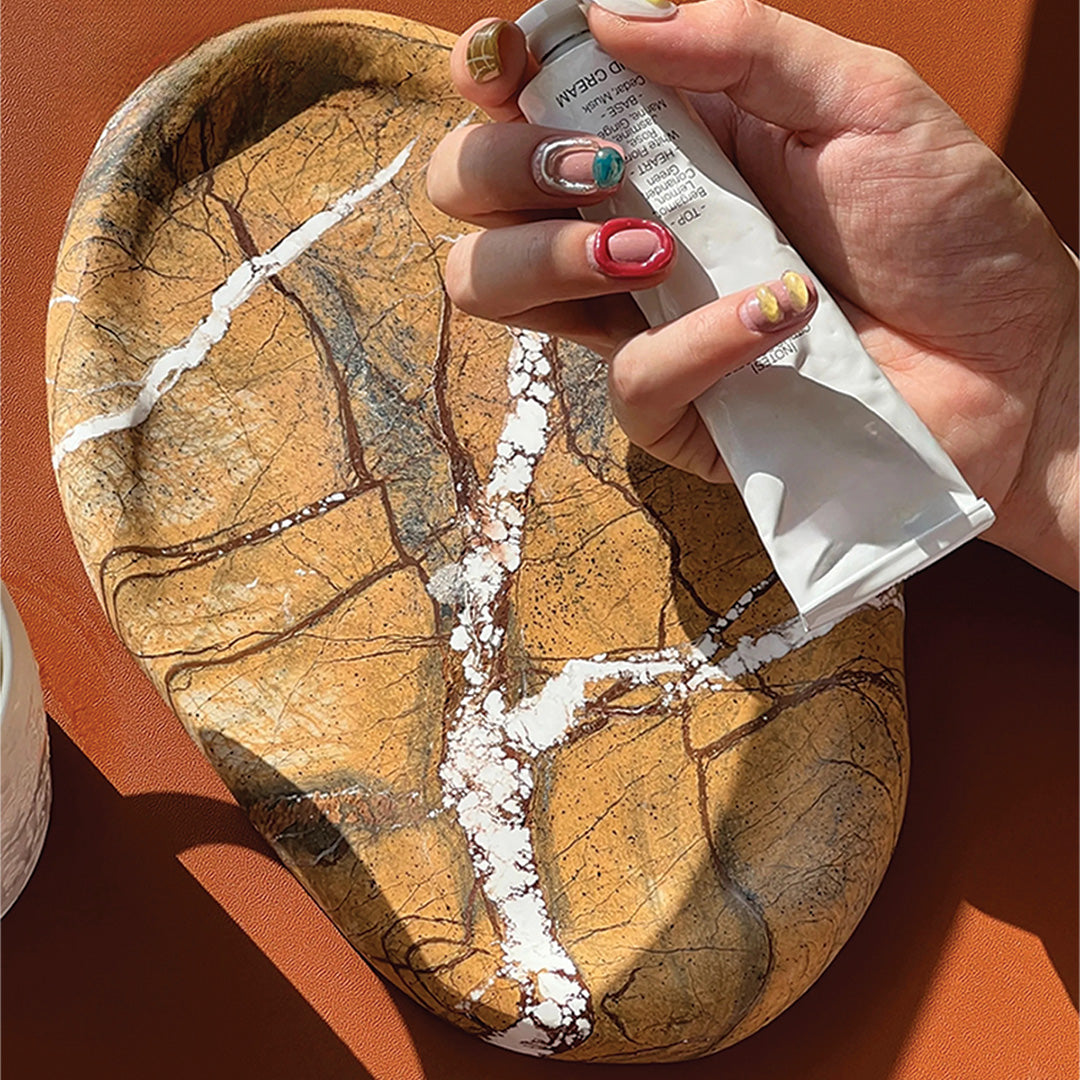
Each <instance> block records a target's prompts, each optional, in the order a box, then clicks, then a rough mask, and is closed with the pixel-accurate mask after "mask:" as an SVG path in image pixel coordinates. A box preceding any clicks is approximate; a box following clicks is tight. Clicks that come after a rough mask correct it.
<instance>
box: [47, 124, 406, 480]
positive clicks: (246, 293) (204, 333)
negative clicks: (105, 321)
mask: <svg viewBox="0 0 1080 1080" xmlns="http://www.w3.org/2000/svg"><path fill="white" fill-rule="evenodd" d="M415 145H416V139H413V140H412V141H411V142H410V143H408V145H406V146H405V147H404V148H403V149H402V150H401V151H400V152H399V153H398V154H397V156H396V157H395V158H394V159H393V161H391V162H390V163H389V164H388V165H386V166H385V167H384V168H382V169H380V170H379V171H378V172H376V173H375V175H374V176H373V177H372V178H371V180H369V181H368V182H367V183H366V184H363V185H362V186H361V187H358V188H354V189H352V190H350V191H347V192H345V193H344V194H343V195H340V196H339V197H338V198H337V199H336V200H335V201H334V202H333V204H332V205H330V206H329V207H327V208H326V209H325V210H320V211H319V212H318V213H316V214H312V216H311V217H309V218H308V219H307V220H306V221H305V222H303V223H302V224H301V225H298V226H297V227H296V228H295V229H293V230H292V231H291V232H290V233H289V234H288V235H287V236H285V237H284V238H283V239H281V240H279V241H278V243H276V244H275V245H274V246H273V247H272V248H270V249H268V250H267V251H265V252H263V253H262V254H261V255H256V256H254V257H252V258H250V259H245V260H244V261H243V262H242V263H241V264H240V265H239V266H238V267H237V268H236V269H235V270H234V271H233V272H232V273H231V274H230V275H229V276H228V277H227V278H226V279H225V281H224V282H223V283H222V284H221V285H219V286H218V287H217V289H215V290H214V292H213V294H212V295H211V298H210V313H209V314H208V315H206V316H205V317H204V318H203V319H202V320H201V321H200V322H199V324H198V325H197V326H196V327H195V329H194V330H193V331H192V332H191V334H190V335H189V336H188V337H187V339H186V340H184V341H183V342H181V343H180V344H179V345H176V346H174V347H173V348H171V349H169V350H168V351H166V352H164V353H162V355H161V356H159V357H158V358H157V359H156V360H155V361H154V362H153V363H152V364H151V365H150V367H149V369H148V370H147V372H146V374H145V375H143V377H142V379H141V380H140V382H139V384H138V385H139V392H138V394H137V395H136V398H135V400H134V401H133V402H132V403H131V405H129V406H128V407H127V408H125V409H118V410H116V411H115V412H108V413H102V414H100V415H98V416H92V417H90V418H89V419H87V420H83V421H81V422H80V423H78V424H76V425H75V426H74V427H73V428H72V429H71V430H70V431H68V432H67V433H66V434H65V435H64V436H63V437H62V438H61V439H59V440H57V443H56V446H55V447H54V449H53V456H52V462H53V468H54V469H58V468H59V467H60V463H61V462H62V461H63V460H64V458H65V457H67V455H68V454H71V453H73V452H74V451H76V450H78V449H79V447H81V446H83V445H85V444H86V443H87V442H90V441H91V440H93V439H99V438H101V437H102V436H103V435H109V434H112V433H114V432H117V431H126V430H129V429H131V428H134V427H138V426H139V424H141V423H142V422H143V421H144V420H145V419H146V418H147V417H148V416H149V415H150V412H151V410H152V409H153V408H154V406H155V405H156V404H157V402H158V401H159V400H160V399H161V397H162V396H163V395H164V394H166V393H167V392H168V391H169V390H171V389H172V387H174V386H175V385H176V383H177V381H178V380H179V378H180V376H181V375H183V373H184V372H185V371H190V370H192V369H193V368H196V367H198V366H199V364H201V363H202V362H203V360H205V359H206V357H207V355H208V354H209V352H210V350H211V349H212V348H213V347H214V346H215V345H217V344H218V343H219V342H220V341H221V340H222V339H223V338H224V337H225V335H226V334H227V333H228V330H229V326H230V325H231V323H232V317H233V314H234V312H235V311H236V310H237V308H239V307H240V306H241V305H242V304H244V303H245V302H246V301H247V300H249V299H250V298H251V296H252V295H253V294H254V293H255V291H256V290H257V289H258V288H259V287H260V286H262V285H264V284H265V283H266V282H267V281H269V280H270V279H271V278H272V277H274V275H276V274H279V273H281V271H282V270H284V269H285V268H286V267H287V266H289V265H290V264H292V263H294V262H295V261H296V260H297V259H298V258H300V256H301V255H303V254H304V253H305V252H306V251H308V249H309V248H311V247H312V245H313V244H315V243H316V242H317V241H318V240H320V239H321V238H322V236H323V235H324V234H325V233H326V232H327V231H328V230H330V229H332V228H333V227H334V226H335V225H338V224H340V223H341V222H342V221H344V220H345V219H346V218H347V217H349V216H350V215H351V214H352V213H353V212H354V211H355V210H356V209H357V208H358V207H359V206H360V205H361V203H363V202H364V201H365V200H366V199H368V198H370V197H371V196H372V195H374V194H375V193H376V192H378V191H380V190H381V189H382V188H384V187H386V185H387V184H389V183H390V182H391V181H392V180H393V179H394V177H396V176H397V175H398V173H399V172H401V170H402V169H403V168H404V167H405V164H406V162H407V161H408V160H409V156H410V155H411V154H412V151H413V147H414V146H415Z"/></svg>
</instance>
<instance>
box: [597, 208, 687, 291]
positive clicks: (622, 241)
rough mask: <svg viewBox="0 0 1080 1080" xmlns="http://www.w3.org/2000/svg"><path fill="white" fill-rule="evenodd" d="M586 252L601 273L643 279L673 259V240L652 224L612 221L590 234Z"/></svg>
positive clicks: (627, 219)
mask: <svg viewBox="0 0 1080 1080" xmlns="http://www.w3.org/2000/svg"><path fill="white" fill-rule="evenodd" d="M590 251H591V254H592V258H593V262H594V263H595V264H596V267H597V269H598V270H599V271H600V272H601V273H602V274H607V275H608V277H616V278H643V277H649V276H650V275H652V274H656V273H658V272H659V271H661V270H663V269H664V267H665V266H667V264H668V263H669V262H671V260H672V258H674V256H675V238H674V237H673V236H672V235H671V233H669V232H668V231H667V229H665V228H664V226H663V225H661V224H659V222H656V221H646V220H645V219H644V218H612V219H611V220H610V221H605V222H604V224H603V225H601V226H600V228H599V229H597V231H596V232H595V233H593V236H592V241H591V244H590Z"/></svg>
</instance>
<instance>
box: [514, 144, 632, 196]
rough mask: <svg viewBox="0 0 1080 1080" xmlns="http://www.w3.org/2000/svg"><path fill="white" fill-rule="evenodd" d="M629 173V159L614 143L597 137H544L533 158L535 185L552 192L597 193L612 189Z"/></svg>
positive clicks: (557, 193)
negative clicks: (627, 169)
mask: <svg viewBox="0 0 1080 1080" xmlns="http://www.w3.org/2000/svg"><path fill="white" fill-rule="evenodd" d="M625 172H626V161H625V159H624V158H623V156H622V154H621V153H619V151H618V150H617V149H616V148H615V147H614V146H604V145H603V144H602V143H600V142H598V141H597V140H596V139H587V138H584V137H568V138H555V139H545V140H544V141H543V142H542V143H540V145H539V146H538V147H537V148H536V151H535V152H534V153H533V158H532V174H533V179H534V180H535V181H536V186H537V187H539V188H540V189H542V190H543V191H547V192H550V193H551V194H552V195H595V194H597V193H598V192H601V191H613V190H614V189H615V188H617V187H618V186H619V183H620V182H621V180H622V178H623V174H624V173H625Z"/></svg>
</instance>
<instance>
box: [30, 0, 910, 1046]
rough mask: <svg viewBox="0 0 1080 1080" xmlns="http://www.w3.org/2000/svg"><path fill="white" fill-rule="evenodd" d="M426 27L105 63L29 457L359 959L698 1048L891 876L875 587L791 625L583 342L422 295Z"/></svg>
mask: <svg viewBox="0 0 1080 1080" xmlns="http://www.w3.org/2000/svg"><path fill="white" fill-rule="evenodd" d="M449 46H450V38H449V37H448V36H447V35H446V34H444V33H443V32H441V31H436V30H433V29H431V28H429V27H426V26H421V25H418V24H415V23H408V22H403V21H401V20H398V19H394V18H390V17H387V16H381V15H373V14H369V13H364V12H342V11H338V12H323V13H315V14H309V15H303V16H296V17H291V18H286V19H275V20H270V21H267V22H262V23H257V24H253V25H251V26H247V27H243V28H241V29H239V30H237V31H235V32H234V33H232V34H230V35H228V36H226V37H223V38H220V39H217V40H215V41H213V42H210V43H209V44H207V45H205V46H203V47H202V48H200V49H198V50H196V51H195V52H193V53H191V54H190V55H188V56H186V57H184V58H183V59H182V60H180V61H179V62H177V63H176V64H174V65H173V66H172V67H170V68H168V69H166V70H165V71H163V72H161V73H159V74H158V75H155V76H154V77H153V78H152V79H150V80H149V81H148V82H147V83H146V84H145V85H144V86H142V87H141V88H140V89H139V90H138V91H137V92H136V93H135V94H134V95H133V96H132V98H131V99H130V100H129V101H128V102H127V103H125V105H124V106H123V107H122V108H121V109H120V111H119V112H118V113H117V114H116V116H115V117H114V118H113V119H112V121H110V123H109V125H108V127H107V128H106V131H105V133H104V135H103V137H102V139H101V141H100V142H99V144H98V146H97V148H96V150H95V151H94V154H93V157H92V159H91V161H90V163H89V165H88V167H87V171H86V175H85V177H84V179H83V182H82V185H81V187H80V188H79V191H78V194H77V196H76V199H75V203H74V207H73V209H72V213H71V217H70V220H69V225H68V229H67V233H66V236H65V238H64V241H63V246H62V250H61V252H60V256H59V263H58V268H57V275H56V285H55V291H54V294H53V299H52V302H51V311H50V320H49V337H48V378H49V384H50V386H49V389H50V411H51V431H52V439H53V446H54V461H55V464H56V467H57V476H58V481H59V486H60V491H61V494H62V497H63V500H64V505H65V507H66V510H67V514H68V518H69V520H70V523H71V527H72V531H73V533H74V536H75V539H76V542H77V544H78V546H79V550H80V552H81V555H82V558H83V560H84V561H85V564H86V568H87V571H88V573H89V575H90V578H91V580H92V581H93V583H94V586H95V588H96V589H97V591H98V594H99V596H100V599H101V602H102V604H103V606H104V608H105V610H106V612H107V614H108V617H109V619H110V620H111V621H112V624H113V625H114V626H115V628H116V632H117V633H118V634H119V635H120V636H121V638H122V639H123V641H124V643H125V644H126V646H127V647H128V648H129V649H130V650H131V652H132V653H133V654H134V656H135V657H136V658H137V659H138V660H139V662H140V663H141V664H142V666H143V668H144V669H145V671H146V672H147V674H148V675H149V676H150V678H151V679H152V680H153V682H154V684H155V685H156V686H157V688H158V689H159V690H160V692H161V693H162V695H164V697H165V698H166V699H167V700H168V701H169V703H170V704H171V705H172V707H173V708H174V709H175V711H176V714H177V716H178V717H179V718H180V720H181V721H182V722H183V724H184V725H185V727H186V728H187V730H188V731H189V732H190V734H191V736H192V738H193V739H195V740H196V742H197V743H198V744H199V745H200V746H201V747H202V749H203V750H204V752H205V753H206V755H207V757H208V758H209V760H210V761H211V763H212V764H213V766H214V768H215V769H217V771H218V772H219V773H220V775H221V776H222V778H223V779H224V780H225V782H226V783H227V784H228V786H229V788H230V789H231V790H232V791H233V793H234V794H235V795H236V798H237V799H238V800H239V801H240V803H241V804H242V805H243V806H244V807H245V808H246V810H247V811H248V813H249V814H250V816H251V819H252V821H253V822H254V824H255V825H256V827H257V828H258V829H259V830H260V831H261V832H262V833H263V835H264V836H266V838H267V839H268V840H269V841H270V843H271V844H273V846H274V848H275V849H276V850H277V851H278V853H279V854H280V855H281V858H282V859H283V860H284V861H285V863H286V864H287V865H288V866H289V867H290V869H291V870H292V871H293V872H294V873H295V874H296V876H297V877H298V878H299V879H300V880H301V881H302V882H303V884H304V886H305V887H306V888H307V889H308V891H309V892H310V893H311V895H312V896H313V897H314V898H315V899H316V900H317V902H318V903H319V904H320V905H321V906H322V907H323V908H324V910H325V911H326V912H327V913H328V914H329V915H330V917H331V918H332V919H333V920H334V922H335V923H336V924H337V926H338V927H339V928H340V929H341V932H342V933H343V934H345V935H346V937H347V938H348V939H349V941H351V942H352V943H353V944H354V945H355V946H356V948H357V949H358V950H360V951H361V952H362V953H363V955H364V956H365V957H367V958H368V959H369V960H370V962H371V963H372V964H373V965H374V966H375V967H376V968H377V969H378V970H379V971H380V972H382V973H383V974H384V975H385V976H386V977H387V978H389V979H391V980H392V981H393V982H395V983H396V984H397V985H398V986H400V987H402V988H403V989H405V990H406V991H407V992H408V993H410V994H411V995H412V996H413V997H415V998H416V999H417V1000H418V1001H419V1002H421V1003H422V1004H423V1005H424V1006H426V1007H427V1008H428V1009H430V1010H432V1011H433V1012H435V1013H437V1014H438V1015H440V1016H443V1017H445V1018H446V1019H448V1020H450V1021H451V1022H453V1023H455V1024H457V1025H458V1026H460V1027H462V1028H464V1029H465V1030H466V1031H470V1032H473V1033H475V1034H477V1035H479V1036H481V1037H483V1038H486V1039H489V1040H491V1041H493V1042H496V1043H498V1044H500V1045H503V1046H507V1047H510V1048H514V1049H517V1050H521V1051H524V1052H527V1053H535V1054H558V1055H560V1056H563V1057H565V1058H570V1059H578V1060H594V1061H665V1060H677V1059H680V1058H688V1057H695V1056H698V1055H702V1054H707V1053H710V1052H712V1051H714V1050H717V1049H720V1048H721V1047H723V1046H726V1045H729V1044H730V1043H732V1042H735V1041H736V1040H738V1039H741V1038H743V1037H745V1036H746V1035H749V1034H750V1033H751V1032H753V1031H755V1030H756V1029H758V1028H759V1027H761V1025H762V1024H764V1023H766V1022H767V1021H768V1020H769V1019H771V1018H772V1017H774V1016H776V1015H777V1013H779V1012H780V1011H781V1010H782V1009H784V1008H785V1007H786V1006H787V1005H788V1004H790V1003H791V1002H792V1001H793V1000H794V999H795V998H796V997H798V995H799V994H801V993H802V992H803V991H804V990H806V988H807V987H808V986H809V985H810V984H811V983H812V982H813V981H814V979H816V978H817V976H818V975H819V974H820V973H821V971H822V970H823V969H824V968H825V966H826V965H827V964H828V963H829V961H830V960H831V959H832V957H833V956H834V955H835V954H836V951H837V950H838V949H839V948H840V946H841V945H842V944H843V943H844V941H845V940H846V939H847V937H848V936H849V935H850V934H851V932H852V930H853V929H854V927H855V924H856V923H857V922H858V920H859V918H860V916H861V915H862V913H863V911H864V910H865V908H866V905H867V904H868V903H869V901H870V898H871V896H872V895H873V893H874V890H875V889H876V887H877V885H878V883H879V881H880V880H881V876H882V874H883V873H884V871H885V867H886V865H887V863H888V861H889V857H890V854H891V852H892V849H893V845H894V843H895V840H896V836H897V832H898V829H899V827H900V820H901V814H902V809H903V805H904V797H905V791H906V785H907V773H908V747H907V733H906V726H905V719H904V708H903V676H902V668H901V633H902V622H903V617H902V612H901V610H900V606H899V601H898V600H896V599H895V598H893V599H892V600H887V601H884V602H881V603H879V604H877V605H876V606H874V607H870V608H867V609H864V610H862V611H860V612H858V613H856V614H854V615H852V616H850V617H848V618H847V619H845V620H844V621H843V622H842V623H841V624H840V625H838V626H837V627H835V628H834V629H832V630H830V631H828V632H818V633H816V634H814V635H811V634H807V633H805V632H804V631H803V630H802V629H801V627H800V624H799V623H798V621H797V620H796V619H795V617H794V614H795V613H794V609H793V607H792V605H791V603H790V601H789V600H788V598H787V596H786V595H785V593H784V591H783V589H782V587H781V586H780V585H778V584H777V583H776V580H775V578H774V576H773V575H772V573H771V569H770V566H769V563H768V560H767V559H766V557H765V555H764V554H763V552H762V550H761V548H760V547H759V545H758V543H757V541H756V538H755V536H754V533H753V529H752V527H751V526H750V524H749V522H748V520H747V518H746V517H745V515H744V513H743V510H742V508H741V505H740V504H739V501H738V497H737V495H736V494H735V492H734V491H733V490H731V489H729V488H720V487H710V486H708V485H705V484H703V483H701V482H700V481H698V480H696V479H693V478H691V477H688V476H685V475H682V474H679V473H675V472H673V471H672V470H670V469H668V468H665V467H662V466H660V465H658V464H657V463H656V462H655V461H653V460H652V459H650V458H649V457H647V456H646V455H644V454H642V453H640V452H638V451H636V450H634V449H632V448H629V447H628V446H627V444H626V442H625V440H624V439H623V437H622V435H621V433H620V432H619V430H618V429H617V427H616V426H615V425H614V423H613V421H612V418H611V415H610V412H609V410H608V407H607V403H606V399H605V379H604V372H603V368H602V366H601V364H600V363H599V361H598V360H597V358H596V357H594V356H592V355H590V354H589V353H587V352H585V351H583V350H581V349H579V348H577V347H574V346H570V345H566V344H560V343H555V342H552V341H548V340H545V339H544V338H542V337H539V336H537V335H534V334H528V333H512V332H510V331H508V330H506V329H504V328H501V327H498V326H492V325H487V324H482V323H479V322H477V321H475V320H472V319H469V318H467V317H465V316H463V315H461V314H459V313H456V312H454V311H453V310H452V309H451V307H450V305H449V304H448V302H447V299H446V296H445V292H444V290H443V285H442V276H441V268H442V265H443V259H444V257H445V255H446V252H447V250H448V248H449V246H450V244H451V243H452V242H453V238H454V236H455V235H456V234H457V233H458V232H460V228H461V226H460V225H459V224H457V223H455V222H452V221H450V220H448V219H446V218H444V217H443V216H441V215H440V214H439V213H438V212H436V211H435V210H434V209H433V208H432V206H431V205H430V204H429V203H428V201H427V199H426V197H425V194H424V165H425V162H426V160H427V158H428V156H429V155H430V153H431V151H432V149H433V148H434V146H435V145H436V143H437V141H438V140H439V139H440V137H441V136H442V135H443V134H444V133H445V132H446V131H447V130H448V129H449V128H451V127H453V126H454V125H456V124H459V123H462V122H465V121H466V120H467V119H468V118H469V115H470V114H469V109H468V107H467V106H466V105H465V104H464V103H463V102H462V101H461V100H460V99H458V98H457V97H456V96H455V95H454V94H453V93H452V92H451V90H450V88H449V86H448V83H447V79H446V74H445V71H446V61H447V53H448V49H449ZM146 752H147V753H153V747H151V746H148V747H146ZM309 947H310V948H312V949H317V948H318V947H319V944H318V942H317V941H313V942H311V943H310V944H309Z"/></svg>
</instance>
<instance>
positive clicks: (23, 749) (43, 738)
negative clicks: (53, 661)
mask: <svg viewBox="0 0 1080 1080" xmlns="http://www.w3.org/2000/svg"><path fill="white" fill-rule="evenodd" d="M0 609H2V621H0V916H3V915H6V914H7V912H8V909H9V908H10V907H11V905H12V904H14V903H15V901H16V900H17V899H18V896H19V894H20V893H21V892H22V891H23V888H24V887H25V885H26V883H27V881H28V880H29V879H30V875H31V874H32V873H33V871H34V867H35V866H36V865H37V861H38V857H39V856H40V855H41V849H42V846H43V845H44V843H45V832H46V830H47V829H48V827H49V806H50V804H51V802H52V781H51V778H50V774H49V734H48V730H47V729H46V727H45V707H44V704H43V703H42V699H41V680H40V679H39V678H38V669H37V664H36V663H35V662H34V654H33V652H32V651H31V649H30V639H29V638H28V637H27V636H26V630H25V628H24V627H23V624H22V620H21V619H20V618H19V613H18V612H17V611H16V610H15V605H14V604H13V603H12V600H11V597H10V596H9V595H8V591H7V589H6V588H5V587H4V586H3V584H0Z"/></svg>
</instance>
